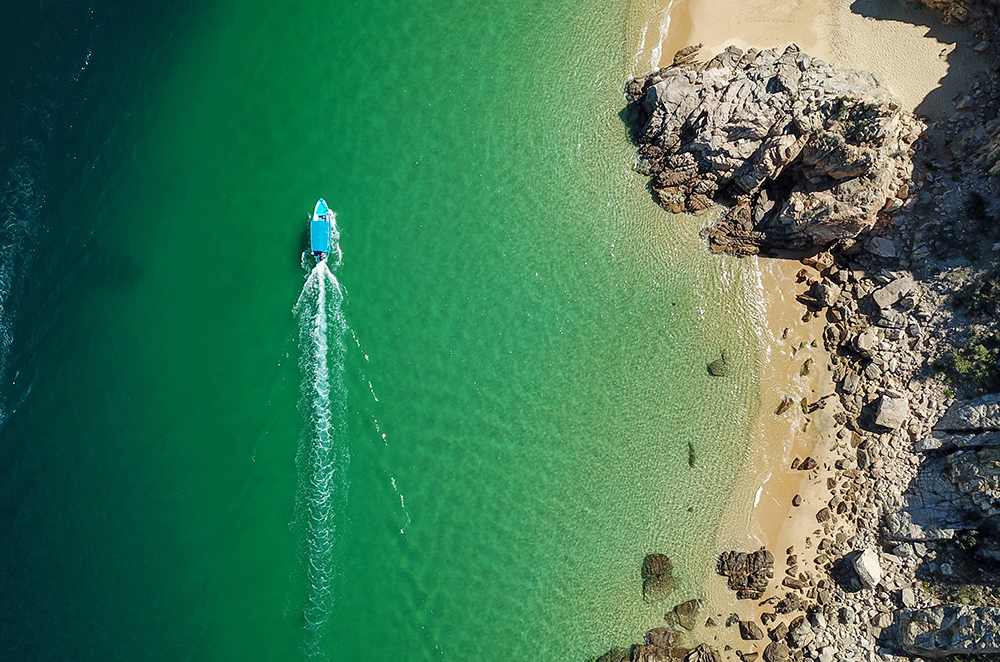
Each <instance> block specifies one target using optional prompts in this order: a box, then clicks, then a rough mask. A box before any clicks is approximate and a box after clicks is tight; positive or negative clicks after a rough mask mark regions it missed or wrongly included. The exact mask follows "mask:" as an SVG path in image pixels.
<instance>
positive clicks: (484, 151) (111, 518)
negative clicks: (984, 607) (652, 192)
mask: <svg viewBox="0 0 1000 662" xmlns="http://www.w3.org/2000/svg"><path fill="white" fill-rule="evenodd" d="M627 16H628V6H627V5H626V4H625V3H622V2H611V1H608V0H588V1H587V2H572V1H570V0H547V1H545V2H539V3H495V4H484V3H480V2H472V1H460V0H455V1H450V2H449V1H441V0H435V1H433V2H430V1H428V2H421V3H413V2H406V3H404V2H399V1H397V0H386V1H383V2H381V3H378V4H376V5H370V6H364V7H362V6H361V5H360V4H358V3H343V2H317V1H316V0H300V1H297V2H291V3H264V2H235V1H233V0H213V1H212V2H207V3H203V4H202V6H200V7H199V8H197V9H196V10H193V11H191V12H190V14H189V15H184V17H183V20H180V19H178V20H176V21H175V22H173V23H171V26H170V29H169V30H168V29H167V28H166V27H164V28H162V31H163V33H162V34H157V33H155V31H152V32H153V33H152V34H148V36H147V37H146V38H148V39H150V40H154V41H155V46H151V47H148V48H151V49H152V50H151V51H150V52H152V53H153V55H151V56H150V58H149V60H148V62H146V61H140V62H139V63H138V64H136V63H135V62H134V61H131V60H130V61H129V62H128V63H126V62H124V61H123V62H116V61H115V60H114V58H113V57H111V56H110V55H109V56H108V59H105V60H101V59H100V58H98V57H97V55H96V54H95V59H94V62H93V63H92V65H91V67H92V68H91V71H92V74H91V75H92V76H94V77H95V79H99V80H98V82H95V83H94V89H96V90H98V91H103V92H104V93H109V92H110V90H112V89H114V90H116V91H117V94H118V95H119V96H117V97H115V98H113V99H111V103H108V104H100V103H93V102H91V105H87V106H85V108H86V109H87V112H90V113H92V114H94V115H95V119H93V120H92V121H93V122H94V124H93V126H94V127H96V128H94V129H93V132H92V133H88V134H87V135H85V136H84V138H81V142H80V145H81V146H80V147H79V150H80V151H81V155H82V157H83V158H84V159H85V160H86V161H87V162H88V163H89V162H91V161H92V162H93V163H94V166H93V167H92V168H90V169H89V170H88V171H87V173H88V174H86V175H85V176H83V177H81V178H78V179H76V180H75V182H74V186H73V189H72V191H73V200H72V204H71V203H70V202H69V201H59V202H54V203H52V204H53V205H55V207H54V209H55V210H57V211H61V212H65V218H62V216H63V215H62V214H57V216H60V218H62V220H58V221H53V225H54V227H55V228H56V230H57V231H56V232H55V233H54V234H55V235H56V236H58V235H59V232H58V229H59V227H65V228H67V230H66V232H67V233H68V234H67V236H69V237H70V238H71V239H72V242H67V244H68V245H65V246H62V247H60V248H59V251H61V252H60V253H59V255H58V257H59V260H53V261H48V260H44V259H40V260H37V261H36V263H35V267H34V269H35V270H36V271H37V272H38V273H40V274H42V277H44V278H47V279H48V281H45V282H46V283H48V286H47V289H49V290H50V292H49V293H48V294H47V295H46V297H47V299H46V300H48V299H51V300H52V301H54V302H55V303H52V304H38V306H39V309H40V310H41V311H42V312H45V311H48V312H45V314H42V312H39V313H36V314H35V316H33V317H28V318H26V319H29V320H32V321H33V323H34V324H35V325H36V326H37V329H36V332H35V333H34V334H33V337H32V340H31V343H30V354H31V356H30V358H23V357H22V359H21V363H22V364H23V365H24V366H25V371H24V374H27V375H30V379H31V380H32V381H31V386H30V388H29V387H24V386H21V387H19V388H20V389H21V390H20V391H18V392H19V393H20V392H22V391H26V392H27V395H26V396H25V397H24V400H23V402H22V403H21V404H20V405H19V407H18V408H17V410H16V411H15V412H14V413H13V414H11V416H10V418H9V420H8V422H7V424H6V427H5V428H4V435H5V436H6V437H7V438H8V440H9V443H8V445H7V449H8V450H6V451H5V453H6V455H5V457H4V464H5V467H6V468H5V471H6V472H7V480H6V485H7V487H6V488H5V492H4V493H3V507H4V514H5V518H6V521H7V523H6V524H5V525H4V526H5V529H7V530H13V531H14V532H15V535H14V536H13V537H11V538H8V541H7V542H5V543H2V551H3V556H4V559H5V560H4V562H3V563H4V565H3V566H2V567H3V573H2V575H3V589H4V591H3V592H4V597H3V607H4V612H5V614H4V619H3V622H4V626H3V627H4V628H5V630H6V631H5V632H4V633H3V634H0V643H2V644H4V645H5V647H6V649H7V650H8V651H13V652H16V653H17V656H16V657H17V659H61V660H115V659H121V660H141V659H149V660H180V659H186V660H292V659H301V658H302V657H303V656H304V655H305V654H306V653H307V652H308V651H307V650H306V648H305V646H306V644H305V642H306V635H305V634H304V632H305V627H304V626H305V621H304V616H303V610H304V606H305V603H306V600H307V596H308V593H309V587H308V586H307V584H308V581H309V573H308V572H307V571H306V568H307V567H308V564H309V563H310V562H311V559H310V558H309V553H308V552H307V551H303V547H302V545H301V543H302V540H301V537H302V530H301V527H300V526H298V525H297V520H296V517H297V515H296V503H297V499H298V500H301V499H302V498H303V497H308V496H309V495H307V494H303V491H308V489H309V487H308V485H302V484H301V483H300V481H299V476H298V471H297V467H296V461H295V458H296V454H297V452H299V450H300V449H299V446H300V443H308V435H307V434H306V435H305V436H304V435H303V428H304V426H306V425H308V424H307V422H306V421H304V419H303V416H302V411H301V407H300V405H301V400H302V399H303V394H302V390H301V383H302V378H303V377H302V374H301V370H300V366H299V328H298V323H297V320H296V318H295V317H294V316H293V314H292V307H293V305H295V302H296V299H297V297H298V296H299V294H300V290H301V289H302V287H303V283H304V280H305V277H306V274H307V271H308V269H309V268H311V263H309V264H308V265H306V268H304V266H303V261H302V259H301V253H302V250H303V248H304V247H305V241H306V236H305V229H306V225H305V219H306V215H307V213H309V212H310V211H311V210H312V206H313V204H314V203H315V200H316V198H317V197H319V196H322V197H324V198H325V199H326V200H327V201H328V202H329V203H330V206H331V208H333V209H335V210H336V211H337V213H338V223H339V227H340V231H341V239H340V245H341V248H342V249H343V256H344V257H343V266H342V267H341V269H340V271H339V273H338V277H339V280H340V282H341V284H342V286H343V288H344V291H345V299H344V304H343V313H344V315H345V318H346V321H347V324H348V325H349V328H350V332H349V333H348V334H347V335H346V336H345V343H346V346H347V354H346V366H345V369H344V373H343V379H344V382H345V385H346V388H347V399H346V402H345V403H344V404H345V406H346V408H347V429H346V431H345V432H344V438H345V444H346V447H345V448H343V449H342V451H341V452H342V453H345V455H344V456H343V457H344V458H345V459H346V453H349V456H350V461H349V464H348V465H347V469H346V472H345V473H343V474H342V475H341V476H340V478H338V479H337V480H339V481H341V483H340V484H341V485H342V487H343V488H344V489H345V491H346V494H347V500H346V504H344V505H343V506H342V507H340V508H339V509H338V512H337V513H336V515H335V518H334V519H335V523H336V535H335V544H333V545H332V548H331V550H330V554H331V557H330V561H331V563H332V566H333V567H334V568H336V575H337V576H336V579H335V581H334V584H333V594H334V596H335V598H334V600H333V601H332V602H331V603H330V604H329V605H328V610H329V613H328V615H327V616H328V617H327V624H326V631H325V633H324V634H323V636H322V637H321V640H320V642H319V645H320V648H321V649H322V651H323V652H324V653H325V654H326V655H327V656H328V657H329V658H330V659H333V660H358V659H362V660H368V659H370V660H383V659H389V658H391V659H397V660H437V659H445V660H482V661H488V660H497V661H499V660H505V661H506V660H532V659H539V660H557V659H558V660H586V659H590V658H593V657H595V656H597V655H599V654H601V653H602V652H604V651H606V650H607V649H608V648H610V647H611V646H615V645H618V646H625V645H628V644H629V643H631V642H633V641H637V640H638V638H639V637H641V634H642V632H644V631H645V630H646V629H648V628H649V627H652V626H655V625H657V624H659V623H660V622H661V619H662V614H663V612H664V611H665V609H666V608H669V607H670V606H672V604H674V602H670V603H669V604H668V603H663V604H660V605H646V604H645V603H643V601H642V598H641V590H640V580H639V567H640V564H641V560H642V558H643V556H644V555H645V554H647V553H649V552H652V551H661V552H665V553H667V554H669V555H670V556H671V557H672V558H673V559H674V564H675V572H676V574H677V576H678V578H679V579H680V586H679V588H678V589H677V591H676V593H675V594H674V596H672V597H675V598H676V601H677V602H679V601H681V600H684V599H688V598H690V597H694V596H696V595H698V591H699V585H700V583H701V581H702V580H703V579H704V577H705V576H706V574H707V573H708V572H710V571H711V567H712V564H713V561H712V557H713V554H714V553H715V552H716V550H715V547H714V537H715V527H716V526H717V522H718V519H719V517H720V515H721V512H722V508H723V507H724V503H725V498H726V496H727V495H728V493H729V490H730V486H731V485H732V483H733V480H734V478H735V476H736V472H737V470H738V467H739V462H740V460H741V459H742V453H743V449H744V448H745V444H746V433H745V429H746V427H747V424H748V422H749V420H750V418H751V417H752V416H753V415H754V414H755V410H754V407H755V405H754V404H753V403H754V402H755V398H756V384H755V379H756V361H757V350H758V347H757V343H758V340H757V336H756V332H755V329H756V328H757V321H756V319H755V313H754V309H753V307H752V306H750V307H748V306H747V301H751V300H753V298H754V297H755V296H757V295H758V293H757V291H756V277H755V271H754V267H753V264H752V263H750V262H749V261H738V260H732V259H722V258H719V257H716V256H712V255H710V254H708V253H707V252H706V251H705V249H704V246H703V242H702V240H701V239H700V237H699V234H698V232H699V229H700V224H701V223H702V222H703V220H704V219H693V218H689V217H671V216H669V215H667V214H665V213H664V212H663V211H662V210H660V209H658V208H657V207H655V205H653V203H652V202H651V200H650V198H649V195H648V194H647V193H646V191H645V190H644V180H643V178H642V177H640V176H639V175H637V174H635V173H633V172H632V171H631V164H632V157H631V154H632V152H633V151H634V148H633V147H632V146H631V145H630V144H629V142H628V139H627V133H626V130H625V127H624V126H623V125H622V123H621V120H620V119H619V116H618V113H619V111H620V110H621V108H622V105H623V101H622V97H621V92H620V89H621V85H622V82H623V81H624V80H625V78H626V76H627V74H628V73H629V72H628V70H627V67H628V66H629V62H630V61H631V57H630V55H631V54H629V53H627V52H626V50H625V43H626V35H627V30H629V29H630V28H629V26H628V25H626V20H627ZM156 40H159V41H156ZM130 43H131V42H130ZM135 48H137V49H138V48H139V46H136V47H135ZM143 48H147V46H143ZM123 60H124V57H123ZM121 72H123V73H121ZM100 81H103V83H101V82H100ZM50 206H51V205H50ZM69 212H72V213H69ZM60 223H62V224H64V225H63V226H60V225H59V224H60ZM70 228H71V229H70ZM46 305H47V306H48V308H46ZM723 348H725V349H726V350H727V351H728V353H729V355H730V356H731V357H732V359H733V360H732V363H733V372H732V374H731V376H729V377H727V378H725V379H715V378H712V377H710V376H709V375H708V373H707V370H706V365H707V364H708V363H709V362H710V361H712V360H714V359H715V358H717V357H718V355H719V352H720V350H722V349H723ZM19 379H21V382H20V383H24V378H19ZM689 442H690V443H692V444H693V445H694V446H695V449H696V454H697V461H696V463H695V465H694V467H690V466H689V463H688V460H689V452H688V444H689ZM10 449H13V450H10ZM312 560H315V559H312Z"/></svg>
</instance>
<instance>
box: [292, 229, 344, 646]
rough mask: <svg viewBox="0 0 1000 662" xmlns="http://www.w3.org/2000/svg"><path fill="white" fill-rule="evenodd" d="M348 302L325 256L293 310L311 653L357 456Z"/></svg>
mask: <svg viewBox="0 0 1000 662" xmlns="http://www.w3.org/2000/svg"><path fill="white" fill-rule="evenodd" d="M334 237H335V238H336V233H334ZM335 240H336V239H334V241H335ZM329 259H331V260H334V262H333V264H332V268H333V269H334V270H336V269H337V267H338V266H339V265H340V249H339V247H337V248H335V249H334V250H331V253H330V257H329ZM343 301H344V295H343V292H342V291H341V288H340V283H339V282H338V281H337V277H336V276H335V275H334V273H333V271H331V265H330V264H328V260H327V259H324V260H321V261H320V262H319V263H318V264H316V267H315V268H314V269H313V270H312V271H311V272H310V273H309V276H308V277H307V278H306V283H305V285H304V286H303V288H302V293H301V294H300V295H299V299H298V301H297V302H296V304H295V308H294V309H293V312H294V313H295V316H296V317H297V319H298V322H299V351H300V358H299V366H300V369H301V371H302V395H301V400H300V409H301V410H302V415H303V418H305V421H306V425H305V428H304V430H303V433H302V438H301V440H300V444H299V450H298V454H297V456H296V464H297V466H298V472H299V489H298V494H297V498H296V522H297V524H298V528H299V530H300V534H301V537H302V539H301V548H300V557H301V560H302V563H303V567H304V574H305V581H306V583H307V586H306V595H305V606H304V610H303V617H304V620H305V628H306V633H307V634H306V642H305V653H306V657H307V659H322V658H324V657H326V655H325V646H324V645H323V641H324V635H325V630H326V623H327V620H328V619H329V616H330V612H331V610H332V608H333V600H334V591H333V584H334V579H335V578H336V576H337V568H336V562H335V556H334V550H335V546H336V538H337V535H336V522H335V519H336V518H337V517H338V516H342V514H343V512H344V509H345V507H346V504H347V488H348V484H347V477H346V470H347V465H348V463H349V461H350V455H349V453H348V447H347V438H346V435H345V426H346V408H347V389H346V388H345V386H344V355H345V353H346V346H345V345H344V336H345V334H346V332H347V323H346V322H345V320H344V314H343V311H342V310H341V306H342V304H343Z"/></svg>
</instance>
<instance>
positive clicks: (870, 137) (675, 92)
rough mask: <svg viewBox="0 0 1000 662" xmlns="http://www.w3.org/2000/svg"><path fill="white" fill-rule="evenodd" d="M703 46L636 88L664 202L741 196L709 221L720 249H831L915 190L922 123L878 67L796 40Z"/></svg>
mask: <svg viewBox="0 0 1000 662" xmlns="http://www.w3.org/2000/svg"><path fill="white" fill-rule="evenodd" d="M696 53H697V51H696V49H695V50H691V49H685V51H683V56H682V57H681V58H680V60H679V61H678V64H675V65H673V66H670V67H666V68H664V69H660V70H658V71H655V72H653V73H652V74H650V75H649V76H648V77H646V78H645V79H643V80H642V81H641V82H639V81H632V82H630V83H629V85H628V87H627V89H626V94H627V95H628V97H629V99H630V101H632V105H631V106H630V116H631V118H632V122H633V125H634V128H635V129H636V132H637V138H638V142H639V144H640V149H639V158H640V165H639V169H640V170H641V171H642V172H644V173H647V174H649V176H650V179H651V185H652V190H653V193H654V195H655V197H656V199H657V201H658V202H659V203H660V204H661V205H662V206H663V207H665V208H667V209H668V210H670V211H672V212H675V213H679V212H685V211H686V212H700V211H702V210H704V209H705V208H706V206H707V204H709V202H710V201H711V200H723V199H724V200H727V201H729V202H731V203H732V206H731V207H730V208H729V209H728V210H727V211H726V212H725V213H724V214H723V216H722V218H721V219H720V221H719V222H718V223H717V224H716V226H715V227H713V228H712V229H711V230H710V231H709V238H710V240H711V243H712V247H713V248H714V249H716V250H719V251H723V252H729V253H737V254H750V253H756V252H758V251H759V250H760V249H761V248H764V247H771V248H789V249H798V250H808V249H816V248H823V247H827V246H830V245H832V244H835V243H836V242H838V241H840V240H844V239H850V238H853V237H855V236H857V235H858V234H859V233H860V232H861V231H862V230H865V229H868V228H871V227H872V226H873V225H874V224H875V221H876V220H877V219H878V218H879V216H880V215H881V214H883V213H890V212H891V211H892V210H894V209H897V208H898V207H899V206H900V205H901V202H902V200H904V199H905V198H906V197H907V196H908V193H909V184H910V176H911V173H912V170H913V166H912V163H911V161H910V157H911V155H912V151H911V145H912V144H913V142H914V141H915V140H916V139H917V137H918V135H919V134H920V132H921V131H922V130H923V125H922V124H921V123H920V122H919V121H918V120H917V119H916V118H914V116H913V115H912V114H911V113H909V112H906V111H904V110H902V109H901V108H900V107H899V104H898V103H897V102H896V101H895V100H894V99H893V97H892V96H891V95H890V94H889V92H888V90H887V88H886V87H885V86H884V85H883V84H882V82H881V80H880V79H879V78H878V77H877V76H876V75H874V74H870V73H867V72H864V71H857V70H854V69H837V68H834V67H831V66H830V65H828V64H826V63H824V62H822V61H820V60H816V59H813V58H810V57H809V56H808V55H806V54H804V53H802V52H800V51H799V49H798V47H797V46H794V45H793V46H789V47H788V48H787V49H785V51H784V52H782V53H779V52H777V51H775V50H764V51H758V50H756V49H750V50H748V51H746V52H744V51H742V50H740V49H738V48H736V47H735V46H730V47H729V48H727V49H726V50H725V51H724V52H723V53H721V54H719V55H717V56H716V57H714V58H712V59H711V60H710V61H708V62H700V61H698V60H697V54H696Z"/></svg>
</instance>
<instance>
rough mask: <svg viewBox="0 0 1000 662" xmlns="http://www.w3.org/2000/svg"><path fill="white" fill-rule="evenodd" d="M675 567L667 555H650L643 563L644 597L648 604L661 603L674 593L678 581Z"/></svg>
mask: <svg viewBox="0 0 1000 662" xmlns="http://www.w3.org/2000/svg"><path fill="white" fill-rule="evenodd" d="M673 571H674V565H673V563H671V562H670V558H669V557H668V556H667V555H666V554H649V555H648V556H646V558H645V559H644V560H643V562H642V597H643V598H644V599H645V600H646V602H659V601H660V600H663V599H664V598H666V597H667V596H668V595H670V594H671V593H673V591H674V588H676V586H677V580H676V579H674V577H673Z"/></svg>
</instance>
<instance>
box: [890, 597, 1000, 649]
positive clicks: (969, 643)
mask: <svg viewBox="0 0 1000 662" xmlns="http://www.w3.org/2000/svg"><path fill="white" fill-rule="evenodd" d="M898 637H899V645H900V646H901V647H902V648H903V650H904V651H906V652H907V653H909V654H911V655H919V656H921V657H928V658H932V659H936V658H943V657H947V656H950V655H985V654H996V653H1000V608H997V607H966V606H961V605H946V606H939V607H932V608H930V609H920V610H917V611H904V612H902V613H901V615H900V619H899V635H898Z"/></svg>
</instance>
